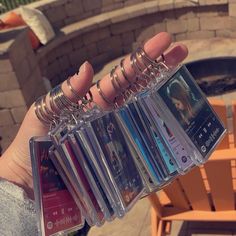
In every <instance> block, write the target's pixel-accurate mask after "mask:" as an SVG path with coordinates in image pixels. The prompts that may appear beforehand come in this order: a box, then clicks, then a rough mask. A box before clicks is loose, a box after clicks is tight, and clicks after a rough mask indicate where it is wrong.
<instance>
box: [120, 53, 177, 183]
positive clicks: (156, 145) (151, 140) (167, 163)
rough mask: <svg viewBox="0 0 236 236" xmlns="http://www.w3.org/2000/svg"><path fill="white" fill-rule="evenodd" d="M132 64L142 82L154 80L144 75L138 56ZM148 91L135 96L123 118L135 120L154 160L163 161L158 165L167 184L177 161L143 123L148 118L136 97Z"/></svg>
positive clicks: (173, 173)
mask: <svg viewBox="0 0 236 236" xmlns="http://www.w3.org/2000/svg"><path fill="white" fill-rule="evenodd" d="M131 63H132V65H133V69H134V71H135V72H136V74H137V75H139V76H140V78H141V80H144V79H145V78H147V79H148V80H149V81H150V80H151V79H152V78H150V73H148V74H147V73H145V72H144V73H143V70H142V69H141V68H140V67H139V63H138V60H137V58H136V54H132V55H131ZM147 68H148V67H147ZM146 90H147V88H145V89H144V90H143V91H142V92H141V93H140V92H139V93H138V95H135V96H133V99H131V101H130V102H128V103H127V104H126V106H127V111H126V112H124V114H123V116H124V115H127V114H130V116H131V117H132V119H133V122H132V123H134V124H135V127H136V129H137V130H138V133H139V134H140V137H141V138H142V139H143V140H144V142H145V143H146V147H150V148H151V149H152V150H151V151H152V152H153V154H154V156H156V158H153V159H154V161H155V160H157V159H159V160H160V161H161V163H160V162H159V164H158V165H159V167H160V168H161V169H162V170H163V171H164V173H166V178H165V182H166V181H167V179H170V178H171V176H174V175H175V174H176V168H175V161H174V159H173V158H172V156H171V153H169V152H168V150H167V148H166V147H165V146H164V144H163V143H162V142H161V137H158V136H157V132H155V133H154V131H153V129H152V127H151V126H149V127H148V128H147V127H146V125H147V120H146V121H143V119H146V117H144V116H143V115H142V114H141V113H140V111H139V110H140V108H137V104H136V97H138V96H140V94H144V95H145V94H146V93H147V91H146ZM135 104H136V105H135ZM123 122H124V123H126V122H125V119H124V120H123ZM126 126H127V128H128V129H130V127H131V125H129V124H128V123H127V124H126ZM150 128H151V129H150ZM130 133H131V134H132V133H134V132H130ZM150 133H151V134H150ZM154 134H155V135H154ZM136 139H137V138H136ZM150 156H151V155H150Z"/></svg>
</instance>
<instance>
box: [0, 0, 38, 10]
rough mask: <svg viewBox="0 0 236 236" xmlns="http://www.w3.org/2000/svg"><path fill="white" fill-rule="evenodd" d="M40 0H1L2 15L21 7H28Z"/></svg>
mask: <svg viewBox="0 0 236 236" xmlns="http://www.w3.org/2000/svg"><path fill="white" fill-rule="evenodd" d="M36 1H39V0H0V13H4V12H7V11H10V10H12V9H14V8H17V7H19V6H20V5H26V4H29V3H31V2H36Z"/></svg>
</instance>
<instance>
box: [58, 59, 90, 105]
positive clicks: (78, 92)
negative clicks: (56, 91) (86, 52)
mask: <svg viewBox="0 0 236 236" xmlns="http://www.w3.org/2000/svg"><path fill="white" fill-rule="evenodd" d="M93 74H94V72H93V68H92V66H91V64H90V63H88V62H87V61H86V62H85V63H84V64H83V65H82V66H81V67H80V69H79V72H78V74H75V75H74V76H72V77H71V78H70V84H71V88H70V86H68V84H67V81H64V82H63V83H62V90H63V92H64V94H65V96H67V97H68V98H69V99H70V100H71V101H73V102H78V97H81V98H82V97H83V96H85V94H86V93H87V92H88V91H89V89H90V87H91V85H92V81H93Z"/></svg>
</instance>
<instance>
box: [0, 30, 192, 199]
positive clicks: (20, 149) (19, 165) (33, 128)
mask: <svg viewBox="0 0 236 236" xmlns="http://www.w3.org/2000/svg"><path fill="white" fill-rule="evenodd" d="M170 45H171V37H170V35H169V34H167V33H160V34H157V35H156V36H154V37H153V38H151V39H150V40H149V41H147V43H145V45H144V50H145V52H146V53H147V55H148V56H149V57H150V58H151V59H153V60H154V59H156V58H159V57H160V55H161V54H162V53H163V54H164V56H165V63H166V64H167V65H169V66H175V65H177V64H179V63H180V62H181V61H182V60H183V59H184V58H185V57H186V56H187V54H188V51H187V48H186V47H185V46H184V45H181V44H179V45H172V47H171V48H170V49H168V48H169V47H170ZM167 49H168V50H167ZM166 50H167V51H166ZM124 68H125V72H126V75H127V77H128V79H129V80H130V81H135V73H134V71H133V69H132V66H131V64H130V58H129V57H126V58H125V60H124ZM116 72H117V74H118V76H119V79H120V83H121V86H122V89H126V88H128V86H129V83H128V82H127V81H126V80H125V78H124V77H123V76H122V73H121V71H120V70H119V69H117V70H116ZM92 80H93V69H92V66H91V65H90V64H89V63H88V62H85V63H84V64H83V65H82V66H81V67H80V70H79V73H78V75H74V76H73V77H72V78H71V85H72V87H73V88H74V90H76V91H77V92H78V94H79V95H80V96H81V97H83V96H84V95H85V94H86V93H87V92H88V90H89V89H90V87H91V84H92ZM100 87H101V88H102V91H103V93H104V94H105V95H106V98H107V99H108V100H109V101H114V99H115V98H116V97H117V95H118V94H117V91H116V89H115V88H114V86H113V85H112V83H111V80H110V77H109V75H106V76H105V77H104V78H102V80H101V82H100ZM62 89H63V91H64V94H65V95H66V96H67V97H68V98H69V99H70V100H72V101H75V102H76V100H75V99H76V98H75V96H74V95H73V93H72V92H71V91H70V89H69V88H68V86H67V84H66V82H65V81H64V82H63V84H62ZM90 91H91V92H92V95H93V100H94V102H95V103H96V104H98V105H99V106H100V107H101V108H103V109H110V108H111V106H110V104H109V103H107V102H106V101H105V100H104V98H102V97H101V96H100V94H99V92H98V90H97V87H96V86H93V87H92V88H91V89H90ZM47 132H48V128H47V127H45V126H44V125H43V124H42V123H41V122H40V121H39V120H38V119H37V116H36V115H35V112H34V107H33V105H32V106H31V107H30V109H29V111H28V112H27V114H26V116H25V119H24V121H23V123H22V125H21V127H20V129H19V131H18V133H17V136H16V137H15V139H14V141H13V142H12V144H11V145H10V146H9V148H8V149H7V150H6V152H5V153H4V154H3V156H2V157H1V158H0V177H1V178H5V179H7V180H8V181H11V182H13V183H15V184H17V185H19V186H22V187H23V188H24V189H25V190H26V192H27V193H28V194H29V195H31V196H32V192H33V191H32V190H33V181H32V169H31V161H30V152H29V140H30V138H31V137H33V136H45V135H47Z"/></svg>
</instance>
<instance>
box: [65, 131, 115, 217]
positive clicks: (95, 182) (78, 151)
mask: <svg viewBox="0 0 236 236" xmlns="http://www.w3.org/2000/svg"><path fill="white" fill-rule="evenodd" d="M69 142H70V144H71V147H72V149H73V151H74V153H75V156H76V159H77V161H78V162H79V163H80V166H81V168H82V170H83V172H84V174H85V175H86V179H87V181H88V182H89V185H90V186H91V190H92V191H93V194H94V196H95V198H96V200H97V202H98V204H99V206H100V209H101V210H102V212H103V214H104V217H105V219H106V220H108V221H111V220H112V219H114V211H113V209H112V207H111V204H110V202H109V200H108V198H107V194H106V193H105V192H104V190H103V187H102V185H101V183H100V181H99V179H98V177H97V175H96V174H95V170H94V169H93V168H92V166H91V165H90V163H89V162H88V161H87V159H88V158H90V157H89V156H88V153H86V151H85V149H83V147H82V145H81V143H79V142H78V141H77V140H76V138H75V137H74V135H73V134H70V135H69Z"/></svg>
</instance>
